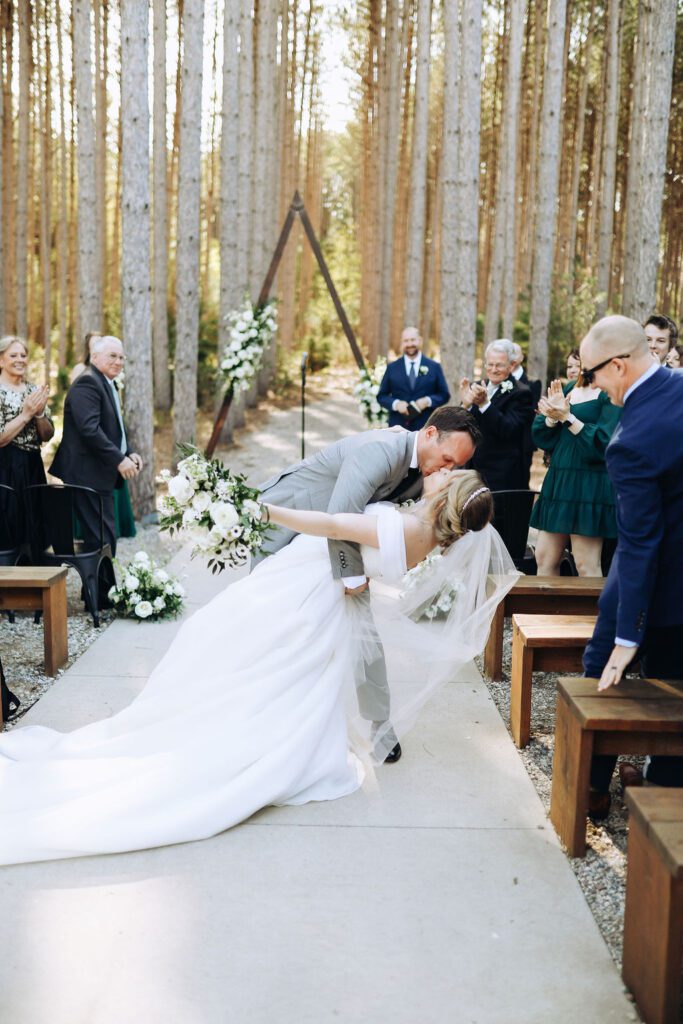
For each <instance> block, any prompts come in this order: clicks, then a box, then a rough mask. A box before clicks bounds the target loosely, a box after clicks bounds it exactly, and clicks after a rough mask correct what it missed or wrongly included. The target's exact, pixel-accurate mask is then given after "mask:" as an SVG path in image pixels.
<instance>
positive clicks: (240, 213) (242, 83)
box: [236, 0, 254, 299]
mask: <svg viewBox="0 0 683 1024" xmlns="http://www.w3.org/2000/svg"><path fill="white" fill-rule="evenodd" d="M253 80H254V68H253V55H252V20H251V0H241V12H240V59H239V138H238V149H237V152H238V159H239V202H238V207H237V264H236V276H237V289H238V291H239V295H240V299H241V298H242V297H243V296H244V295H245V294H247V293H249V292H250V287H249V284H250V272H251V261H250V256H251V239H252V225H251V174H252V167H251V153H252V145H251V144H252V138H253V132H254V121H253Z"/></svg>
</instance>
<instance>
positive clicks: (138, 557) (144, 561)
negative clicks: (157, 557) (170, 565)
mask: <svg viewBox="0 0 683 1024" xmlns="http://www.w3.org/2000/svg"><path fill="white" fill-rule="evenodd" d="M133 561H134V562H135V564H136V565H141V566H142V567H143V568H147V566H148V565H149V555H148V554H147V552H146V551H137V552H136V554H135V557H134V558H133Z"/></svg>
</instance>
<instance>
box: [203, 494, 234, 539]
mask: <svg viewBox="0 0 683 1024" xmlns="http://www.w3.org/2000/svg"><path fill="white" fill-rule="evenodd" d="M209 512H210V514H211V518H212V520H213V521H214V523H215V524H216V526H217V527H218V529H219V530H220V531H221V533H222V534H223V536H225V534H226V533H227V532H228V530H231V529H232V528H233V526H236V525H237V523H238V522H239V516H238V515H237V509H236V508H235V506H234V505H232V504H231V503H230V502H229V501H214V502H213V504H212V505H211V508H210V509H209Z"/></svg>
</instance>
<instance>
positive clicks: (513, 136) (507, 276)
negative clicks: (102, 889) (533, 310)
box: [484, 0, 524, 341]
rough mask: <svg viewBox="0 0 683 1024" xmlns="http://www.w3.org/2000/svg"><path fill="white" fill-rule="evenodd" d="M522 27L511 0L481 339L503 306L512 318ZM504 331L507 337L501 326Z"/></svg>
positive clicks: (491, 334) (495, 327)
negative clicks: (491, 234) (500, 134)
mask: <svg viewBox="0 0 683 1024" xmlns="http://www.w3.org/2000/svg"><path fill="white" fill-rule="evenodd" d="M523 29H524V4H523V0H510V19H509V26H508V55H507V74H506V80H505V93H504V97H505V98H504V105H503V125H502V136H501V147H500V155H499V160H498V185H497V188H496V204H495V233H494V243H493V255H492V259H491V276H490V279H489V292H488V297H487V303H486V320H485V326H484V341H492V340H493V339H494V338H497V337H499V318H500V316H501V313H502V312H503V305H505V316H504V320H505V321H506V325H507V330H508V331H510V321H511V320H512V319H514V305H515V302H514V299H515V296H514V285H513V283H512V282H514V281H515V279H516V274H515V272H514V261H515V212H516V206H517V204H516V196H517V182H516V171H517V136H518V120H519V93H520V76H521V67H522V38H523ZM503 333H504V334H505V336H506V337H507V336H508V334H507V333H506V329H505V327H504V329H503Z"/></svg>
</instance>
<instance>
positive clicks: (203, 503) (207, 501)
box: [192, 491, 211, 515]
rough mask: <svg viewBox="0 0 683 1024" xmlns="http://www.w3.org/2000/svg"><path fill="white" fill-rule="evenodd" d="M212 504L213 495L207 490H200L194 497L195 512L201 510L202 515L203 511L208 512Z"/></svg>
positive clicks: (193, 506)
mask: <svg viewBox="0 0 683 1024" xmlns="http://www.w3.org/2000/svg"><path fill="white" fill-rule="evenodd" d="M210 505H211V495H210V494H209V493H208V492H207V491H200V492H199V493H198V494H195V496H194V498H193V499H192V508H193V509H194V510H195V512H199V514H200V515H201V514H202V513H203V512H208V510H209V507H210Z"/></svg>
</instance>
